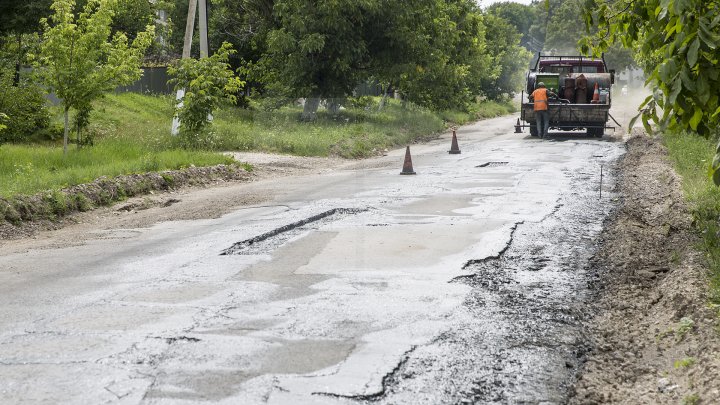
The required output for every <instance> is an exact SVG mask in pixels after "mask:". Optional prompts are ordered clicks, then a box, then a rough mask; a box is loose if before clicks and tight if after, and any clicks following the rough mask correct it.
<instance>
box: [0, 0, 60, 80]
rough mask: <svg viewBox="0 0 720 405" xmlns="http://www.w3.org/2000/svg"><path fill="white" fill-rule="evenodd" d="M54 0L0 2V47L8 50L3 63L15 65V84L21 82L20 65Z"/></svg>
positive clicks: (0, 65)
mask: <svg viewBox="0 0 720 405" xmlns="http://www.w3.org/2000/svg"><path fill="white" fill-rule="evenodd" d="M51 3H52V0H27V1H2V2H0V49H3V50H5V51H6V52H8V53H7V54H6V55H7V56H6V58H7V60H6V61H4V62H5V63H0V68H2V67H3V66H2V65H6V66H7V65H14V69H15V77H14V79H13V85H14V86H17V85H18V84H19V82H20V67H21V66H22V65H23V63H25V55H26V53H27V51H28V48H29V46H31V45H32V44H33V43H34V42H36V41H34V40H35V38H34V35H31V34H35V33H36V32H37V31H38V30H39V29H40V19H41V18H44V17H47V16H48V15H50V4H51Z"/></svg>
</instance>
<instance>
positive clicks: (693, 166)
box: [663, 134, 720, 304]
mask: <svg viewBox="0 0 720 405" xmlns="http://www.w3.org/2000/svg"><path fill="white" fill-rule="evenodd" d="M663 141H664V143H665V145H666V146H667V148H668V151H669V154H670V158H671V159H672V160H673V162H674V164H675V168H676V170H677V172H678V174H680V176H681V177H682V179H683V191H684V193H685V196H686V198H687V200H688V202H689V203H690V206H691V211H692V215H693V219H694V225H695V227H696V229H697V231H698V232H699V234H700V236H701V240H702V242H701V246H700V249H701V250H702V251H703V252H704V253H705V257H706V258H707V262H708V265H709V267H710V280H711V293H712V295H711V296H712V301H713V303H714V304H720V223H719V222H718V218H720V188H718V187H717V186H715V185H714V184H713V182H712V180H711V179H710V177H709V176H708V167H709V166H710V163H711V162H712V159H713V154H714V150H715V141H713V140H708V139H705V138H702V137H700V136H697V135H690V134H667V135H665V136H664V137H663Z"/></svg>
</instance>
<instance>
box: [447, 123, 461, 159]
mask: <svg viewBox="0 0 720 405" xmlns="http://www.w3.org/2000/svg"><path fill="white" fill-rule="evenodd" d="M448 153H450V154H451V155H458V154H460V147H459V146H458V143H457V135H455V130H454V129H453V137H452V143H451V144H450V150H449V151H448Z"/></svg>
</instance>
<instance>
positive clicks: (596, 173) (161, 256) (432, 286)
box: [0, 117, 623, 404]
mask: <svg viewBox="0 0 720 405" xmlns="http://www.w3.org/2000/svg"><path fill="white" fill-rule="evenodd" d="M514 122H515V118H514V117H513V118H509V117H504V118H498V119H493V120H487V121H482V122H479V123H477V124H474V125H471V126H467V127H463V128H460V130H459V132H458V141H459V144H460V149H461V151H462V153H461V154H458V155H451V154H448V152H447V151H448V149H449V147H450V140H449V137H448V136H444V137H442V138H441V139H439V140H437V141H433V142H430V143H427V144H423V145H412V146H411V152H412V159H413V165H414V169H415V171H416V172H417V175H414V176H400V175H399V172H400V170H401V167H402V163H403V156H404V153H405V150H404V149H402V150H395V151H391V152H390V153H389V154H388V156H385V157H381V158H376V159H371V160H369V161H365V162H363V163H362V165H359V167H360V168H355V169H344V170H339V171H336V172H332V173H327V174H323V175H314V176H307V177H291V178H284V179H279V180H277V179H276V180H273V181H267V182H261V183H254V184H248V185H247V186H246V188H245V189H244V190H245V192H247V193H253V192H255V191H257V190H260V189H262V190H263V192H266V193H267V192H270V194H271V195H272V199H271V201H270V202H269V203H266V204H263V205H262V206H244V207H237V209H236V210H234V211H233V212H232V213H230V214H228V215H225V216H223V217H221V218H218V219H211V220H197V221H177V222H164V223H161V224H158V225H156V226H153V227H150V228H142V229H122V230H101V229H98V230H97V232H95V233H93V234H91V235H89V236H88V241H86V242H83V243H81V244H77V245H76V246H69V247H62V248H44V249H28V250H23V251H20V252H17V253H13V254H8V255H4V256H3V257H0V398H2V400H1V401H0V402H2V403H28V404H29V403H32V404H38V403H92V404H100V403H106V402H109V403H123V404H124V403H127V404H136V403H148V404H166V403H173V404H175V403H181V404H185V403H188V404H191V403H205V402H213V403H215V402H218V403H228V404H264V403H268V404H344V403H364V402H372V403H375V402H377V403H394V404H418V403H428V404H437V403H561V402H563V401H564V400H565V399H566V398H567V395H568V387H569V386H570V385H571V383H572V378H573V376H574V372H575V370H576V369H577V366H578V364H579V363H580V362H581V360H582V355H583V353H584V351H585V350H586V346H585V345H586V343H585V341H584V340H583V322H584V319H585V318H586V317H587V315H588V314H586V311H585V310H584V308H585V307H586V305H585V303H586V302H587V301H588V300H590V299H592V279H593V274H592V269H591V268H590V266H589V265H588V260H589V257H590V256H591V255H592V252H593V248H594V245H595V243H596V242H597V237H598V235H599V232H600V231H601V229H602V224H603V221H604V220H605V219H606V217H607V215H608V213H609V212H610V211H611V209H612V206H613V204H615V202H614V201H616V198H615V195H614V194H613V188H614V181H615V179H614V174H613V173H612V171H611V170H610V169H611V167H612V163H613V162H615V161H616V160H617V159H618V158H619V157H620V156H621V155H622V153H623V145H622V143H620V142H613V141H612V140H611V139H609V138H608V137H605V138H603V139H602V140H597V139H593V138H586V137H584V136H568V135H555V136H552V137H551V139H549V140H538V139H534V138H530V137H529V136H528V134H527V132H525V133H524V134H514V133H513V124H514ZM601 166H602V167H603V171H604V173H603V174H604V179H603V183H602V189H603V196H602V199H600V198H599V197H600V196H599V192H600V187H601V182H600V168H601ZM168 209H172V208H168Z"/></svg>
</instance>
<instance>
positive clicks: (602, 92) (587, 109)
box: [518, 54, 615, 137]
mask: <svg viewBox="0 0 720 405" xmlns="http://www.w3.org/2000/svg"><path fill="white" fill-rule="evenodd" d="M614 81H615V72H614V71H612V70H608V69H607V65H606V64H605V59H604V58H603V57H601V58H600V59H594V58H587V57H583V56H544V55H540V54H538V58H537V61H536V63H535V67H534V68H533V69H530V71H529V72H528V74H527V80H526V85H525V90H524V91H523V93H522V95H521V100H522V101H521V106H520V120H521V121H524V122H525V123H527V124H523V125H520V126H521V127H528V128H530V135H532V136H537V127H536V124H535V110H534V104H533V103H532V101H531V100H530V95H531V94H532V92H533V91H535V89H536V88H537V84H538V83H540V82H543V83H544V84H545V87H546V88H547V89H548V90H550V91H552V92H553V93H555V94H556V95H557V97H550V98H549V103H548V112H549V116H550V129H559V130H563V131H573V130H579V129H585V130H587V134H588V135H590V136H596V137H601V136H602V135H603V134H604V133H605V128H613V129H614V127H609V126H607V125H606V124H607V122H608V120H609V119H610V106H611V105H612V100H611V96H610V87H611V86H612V84H613V83H614ZM596 89H597V93H596V91H595V90H596ZM518 130H519V128H518Z"/></svg>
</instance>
